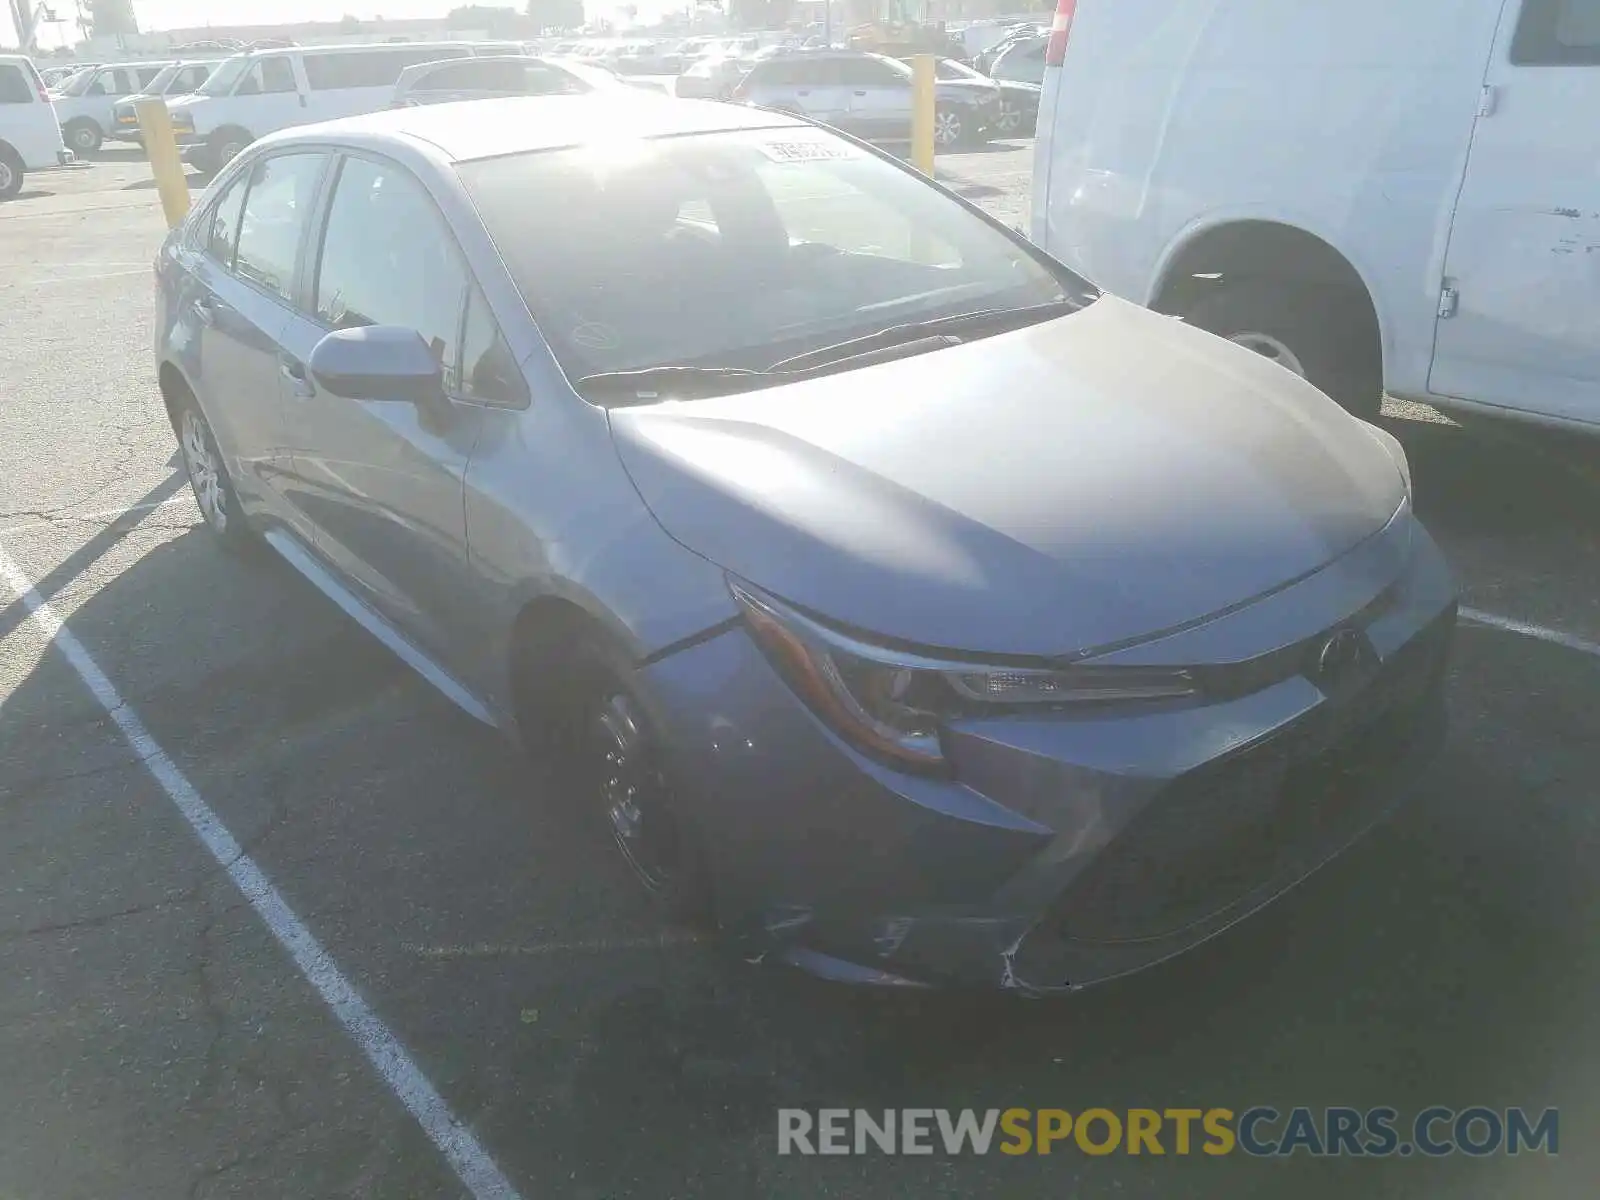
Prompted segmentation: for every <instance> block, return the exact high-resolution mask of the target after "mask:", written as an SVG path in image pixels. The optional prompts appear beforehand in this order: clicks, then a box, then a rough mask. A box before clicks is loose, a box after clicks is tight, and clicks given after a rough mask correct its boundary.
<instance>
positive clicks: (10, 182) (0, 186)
mask: <svg viewBox="0 0 1600 1200" xmlns="http://www.w3.org/2000/svg"><path fill="white" fill-rule="evenodd" d="M25 173H26V168H25V167H24V166H23V164H22V156H21V155H19V154H18V153H17V152H16V151H15V150H13V149H12V148H11V147H10V146H0V200H10V199H13V198H14V197H15V196H16V195H17V193H18V192H20V191H22V177H23V175H24V174H25Z"/></svg>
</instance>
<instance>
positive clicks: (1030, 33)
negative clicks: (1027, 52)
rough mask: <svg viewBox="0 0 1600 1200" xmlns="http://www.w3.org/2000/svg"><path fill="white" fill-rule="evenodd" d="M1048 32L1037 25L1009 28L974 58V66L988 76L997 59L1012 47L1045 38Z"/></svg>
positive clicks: (1012, 26)
mask: <svg viewBox="0 0 1600 1200" xmlns="http://www.w3.org/2000/svg"><path fill="white" fill-rule="evenodd" d="M1046 32H1047V31H1046V30H1044V29H1041V28H1039V26H1037V25H1011V26H1007V27H1005V31H1004V32H1003V33H1001V34H1000V35H999V36H998V37H997V38H996V39H995V40H993V41H991V42H990V43H989V45H987V46H986V47H984V49H982V50H980V51H978V52H977V53H975V54H974V55H973V56H972V65H973V66H974V67H975V68H977V69H978V70H980V71H982V72H983V73H984V74H985V75H987V74H989V73H990V72H991V71H992V70H993V68H994V63H995V59H997V58H999V57H1000V56H1001V55H1002V54H1004V53H1005V52H1006V51H1007V50H1009V49H1011V47H1012V46H1014V45H1016V44H1017V43H1018V42H1024V41H1029V40H1031V39H1033V38H1041V37H1044V36H1045V35H1046ZM1035 82H1037V81H1035Z"/></svg>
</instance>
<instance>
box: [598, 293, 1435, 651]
mask: <svg viewBox="0 0 1600 1200" xmlns="http://www.w3.org/2000/svg"><path fill="white" fill-rule="evenodd" d="M610 419H611V427H612V433H613V439H614V441H615V443H616V446H617V450H618V453H619V455H620V457H621V459H622V462H623V465H624V466H625V468H626V469H627V471H628V473H629V475H630V476H631V477H632V478H633V481H634V483H635V486H636V487H637V488H638V490H639V494H640V495H641V497H642V498H643V500H644V502H645V504H646V505H648V506H649V508H650V511H651V512H652V513H653V514H654V515H655V517H656V519H657V520H658V521H659V522H660V524H661V525H662V527H663V528H665V529H666V531H667V532H668V533H669V534H671V536H672V537H674V538H676V539H677V540H678V541H679V542H681V543H683V544H684V545H685V546H687V547H688V548H690V549H691V550H694V551H696V552H697V553H699V554H701V555H703V556H704V557H706V558H708V559H710V560H711V561H713V562H715V563H717V564H719V565H721V566H722V567H724V568H725V569H727V570H728V571H730V572H732V573H734V574H735V575H738V576H740V577H742V578H744V579H746V580H748V581H749V582H751V583H754V584H756V585H757V586H758V587H761V588H763V589H766V590H768V591H770V592H772V593H773V594H775V595H777V596H780V597H782V598H784V599H786V600H788V601H790V602H791V603H793V604H796V605H799V606H801V607H803V608H805V609H809V610H810V611H811V612H813V613H815V614H817V615H819V616H821V617H824V618H827V619H831V620H833V621H835V622H838V623H841V624H844V625H847V626H851V627H854V628H855V629H858V630H861V631H865V632H869V633H874V634H878V635H881V636H887V637H890V638H895V639H900V640H902V641H906V642H912V643H917V644H919V645H922V646H927V647H935V648H943V649H950V650H962V651H983V652H991V653H1003V654H1025V655H1059V654H1070V653H1075V652H1080V651H1084V650H1089V649H1093V648H1098V647H1105V646H1109V645H1112V644H1117V643H1122V642H1125V641H1129V640H1136V639H1140V638H1143V637H1147V636H1151V635H1154V634H1157V633H1160V632H1164V631H1167V630H1170V629H1173V628H1176V627H1181V626H1183V625H1186V624H1191V623H1193V622H1196V621H1198V620H1200V619H1202V618H1205V617H1207V616H1209V615H1211V614H1215V613H1218V612H1221V611H1223V610H1226V609H1230V608H1233V607H1236V606H1238V605H1240V604H1242V603H1244V602H1246V601H1249V600H1251V599H1252V598H1255V597H1257V596H1260V595H1262V594H1264V593H1269V592H1272V591H1275V590H1277V589H1279V588H1281V587H1283V586H1285V585H1286V584H1288V583H1291V582H1293V581H1294V580H1296V579H1299V578H1303V577H1304V576H1306V575H1308V574H1310V573H1311V572H1313V571H1315V570H1317V569H1318V568H1319V567H1321V566H1323V565H1324V564H1326V563H1328V562H1330V561H1332V560H1333V559H1335V558H1337V557H1339V556H1340V555H1342V554H1344V553H1345V552H1346V551H1348V550H1349V549H1351V548H1352V547H1353V546H1355V545H1356V544H1357V543H1359V542H1361V541H1363V540H1364V539H1366V538H1368V537H1370V536H1371V535H1373V534H1374V533H1376V532H1378V531H1379V530H1381V529H1382V528H1383V527H1384V526H1385V525H1386V524H1387V523H1388V522H1389V520H1390V519H1391V518H1392V517H1393V515H1394V514H1395V512H1396V510H1397V509H1398V508H1399V506H1400V504H1401V503H1402V501H1403V500H1404V490H1405V484H1404V481H1403V479H1402V476H1401V474H1400V469H1399V467H1398V465H1397V464H1396V463H1395V461H1394V459H1393V458H1392V457H1391V456H1390V454H1389V452H1388V451H1387V450H1386V449H1384V447H1383V445H1382V443H1380V441H1379V439H1378V435H1377V434H1376V432H1375V431H1374V430H1372V429H1371V427H1369V426H1367V425H1366V424H1364V423H1362V422H1361V421H1358V420H1357V419H1355V418H1354V417H1352V416H1350V415H1348V414H1347V413H1345V412H1344V411H1343V410H1342V409H1340V408H1338V407H1337V406H1336V405H1335V404H1334V403H1333V402H1332V401H1331V400H1329V399H1327V398H1326V397H1325V396H1323V395H1322V393H1320V392H1318V391H1317V390H1316V389H1315V388H1313V387H1311V385H1309V384H1307V383H1305V382H1304V381H1303V380H1300V379H1298V378H1296V377H1294V376H1292V375H1290V374H1289V373H1288V372H1287V371H1284V370H1283V369H1282V368H1281V367H1279V366H1277V365H1275V364H1273V363H1271V362H1269V361H1267V360H1266V359H1263V358H1260V357H1259V356H1257V355H1254V354H1252V353H1250V352H1249V351H1247V350H1243V349H1241V348H1239V347H1237V346H1234V345H1232V344H1230V343H1228V342H1225V341H1222V340H1221V339H1218V338H1214V337H1212V336H1211V335H1210V334H1207V333H1203V332H1201V331H1200V330H1197V329H1193V328H1191V327H1189V326H1186V325H1184V324H1182V323H1181V322H1179V321H1178V320H1176V319H1174V318H1171V317H1165V316H1160V315H1158V314H1155V313H1151V312H1149V311H1147V310H1145V309H1142V308H1139V307H1137V306H1134V305H1131V304H1128V303H1126V302H1125V301H1121V300H1118V299H1116V298H1114V297H1110V296H1106V297H1103V298H1101V299H1100V300H1098V301H1096V302H1095V303H1093V304H1092V305H1090V306H1089V307H1087V308H1086V309H1083V310H1081V311H1080V312H1077V313H1074V314H1071V315H1068V316H1065V317H1062V318H1059V319H1056V320H1052V321H1049V322H1046V323H1044V324H1041V325H1036V326H1032V327H1030V328H1027V329H1023V330H1018V331H1015V332H1011V333H1006V334H1000V335H997V336H994V337H990V338H984V339H981V340H977V341H973V342H969V343H967V344H965V345H960V346H953V347H950V348H948V349H944V350H937V351H933V352H931V353H926V354H922V355H918V356H915V357H911V358H906V359H900V360H897V361H893V362H887V363H880V364H876V365H873V366H869V367H864V368H860V369H857V370H852V371H847V372H843V373H841V374H838V375H832V376H824V377H822V378H818V379H813V380H807V381H803V382H800V383H796V384H789V385H786V386H783V387H779V388H772V389H768V390H764V391H757V392H750V393H745V394H742V395H739V396H727V397H718V398H713V399H705V400H697V401H679V402H671V403H664V404H659V405H653V406H650V407H644V408H622V409H615V410H613V411H612V412H611V414H610Z"/></svg>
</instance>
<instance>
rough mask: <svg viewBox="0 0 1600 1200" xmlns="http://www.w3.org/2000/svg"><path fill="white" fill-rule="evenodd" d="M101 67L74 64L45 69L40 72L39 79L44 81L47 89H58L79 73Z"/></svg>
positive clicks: (91, 64) (97, 64)
mask: <svg viewBox="0 0 1600 1200" xmlns="http://www.w3.org/2000/svg"><path fill="white" fill-rule="evenodd" d="M99 65H100V64H99V63H73V64H72V65H71V66H70V67H44V68H42V69H40V70H39V78H40V79H42V80H44V85H45V87H47V88H53V87H58V86H59V85H61V84H64V83H66V81H67V80H69V79H71V78H72V77H73V76H74V75H76V74H77V73H78V72H79V71H92V70H94V68H95V67H98V66H99Z"/></svg>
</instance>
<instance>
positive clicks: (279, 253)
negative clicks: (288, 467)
mask: <svg viewBox="0 0 1600 1200" xmlns="http://www.w3.org/2000/svg"><path fill="white" fill-rule="evenodd" d="M328 159H329V156H328V155H327V154H324V153H307V152H299V153H285V154H278V155H268V156H264V157H262V158H259V159H257V160H256V161H255V162H254V163H253V164H252V165H251V167H250V169H249V170H248V171H242V172H240V173H239V174H238V175H236V176H235V177H234V178H233V180H232V181H231V182H230V183H229V184H228V185H227V186H226V188H225V189H224V190H223V191H222V192H221V193H220V194H219V195H218V197H217V199H216V201H215V202H213V203H212V205H211V206H210V208H208V209H207V210H206V213H205V214H204V216H203V218H202V221H201V223H200V226H199V232H198V236H197V238H196V243H195V245H193V246H192V247H190V248H189V250H188V251H186V266H187V269H188V272H187V273H188V276H189V278H188V280H187V281H186V283H185V287H186V289H187V294H186V295H184V296H182V297H180V298H179V301H178V303H179V306H180V309H179V314H178V319H179V320H180V321H182V322H184V323H185V324H187V325H189V326H190V327H191V328H192V329H194V331H195V334H194V337H195V340H196V342H197V343H198V346H199V351H198V355H197V356H196V360H195V365H194V366H193V367H192V370H193V371H194V374H195V378H194V383H195V387H196V390H197V391H198V392H199V394H200V399H201V402H202V403H203V404H204V405H205V406H206V414H207V418H208V420H209V421H210V423H211V426H212V428H213V429H214V430H216V432H217V438H218V442H219V443H220V444H221V446H222V448H223V451H224V453H225V454H227V455H228V456H229V457H230V458H231V459H234V460H235V462H236V464H237V466H238V468H239V471H240V473H241V475H242V476H244V477H248V478H249V479H250V482H251V484H252V485H253V486H252V490H253V491H256V492H259V493H263V494H265V495H266V497H267V500H268V502H269V503H270V504H272V505H273V507H274V508H275V509H276V510H277V511H278V515H279V516H285V515H286V514H285V513H284V512H283V508H284V506H283V504H282V502H281V501H279V500H276V497H279V496H281V494H282V469H281V468H282V465H283V463H284V461H285V454H284V423H283V412H282V400H281V397H280V394H279V379H280V373H281V370H282V361H281V355H280V346H279V342H280V339H281V338H282V335H283V331H284V327H285V325H286V324H287V322H288V319H289V315H290V312H291V303H292V297H293V295H294V287H295V274H296V266H297V263H298V261H299V256H300V244H301V241H302V238H303V235H304V234H305V232H306V228H307V223H308V217H309V214H310V212H311V210H312V208H313V206H314V200H315V197H316V193H317V189H318V186H319V185H320V182H321V179H322V175H323V172H324V170H325V169H326V167H327V164H328ZM230 465H233V464H230Z"/></svg>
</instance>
